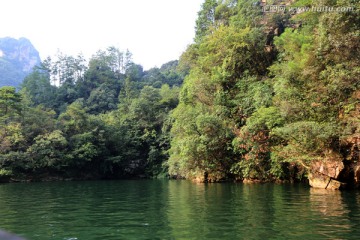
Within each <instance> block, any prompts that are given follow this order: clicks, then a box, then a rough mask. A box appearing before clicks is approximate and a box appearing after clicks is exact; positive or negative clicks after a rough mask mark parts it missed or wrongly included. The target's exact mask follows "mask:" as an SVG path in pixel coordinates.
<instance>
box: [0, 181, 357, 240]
mask: <svg viewBox="0 0 360 240" xmlns="http://www.w3.org/2000/svg"><path fill="white" fill-rule="evenodd" d="M0 229H3V230H7V231H10V232H15V233H17V234H18V235H20V236H24V237H26V238H27V239H29V240H37V239H39V240H50V239H59V240H60V239H61V240H66V239H67V240H70V239H71V240H75V239H78V240H91V239H99V240H100V239H104V240H105V239H231V240H233V239H302V240H303V239H360V193H359V192H357V191H350V192H340V191H326V190H324V191H322V190H316V189H311V188H309V187H307V186H304V185H290V184H289V185H276V184H235V183H222V184H194V183H191V182H188V181H165V180H164V181H161V180H138V181H135V180H134V181H102V182H100V181H99V182H98V181H94V182H55V183H54V182H52V183H24V184H23V183H21V184H20V183H18V184H3V185H0Z"/></svg>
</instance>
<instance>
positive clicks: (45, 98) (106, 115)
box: [0, 0, 360, 182]
mask: <svg viewBox="0 0 360 240" xmlns="http://www.w3.org/2000/svg"><path fill="white" fill-rule="evenodd" d="M265 2H266V1H254V0H250V1H246V0H238V1H235V0H224V1H216V0H206V1H205V2H204V4H203V5H202V9H201V11H200V12H199V17H198V20H197V22H196V36H195V39H194V43H193V44H192V45H190V46H188V48H187V50H186V51H185V52H184V53H183V55H182V56H181V58H180V61H179V63H178V62H177V61H174V62H169V63H167V64H165V65H163V66H162V67H161V68H160V69H158V68H154V69H150V70H148V71H143V69H142V67H141V66H139V65H137V64H135V63H133V62H132V61H131V54H130V53H128V52H121V51H120V50H119V49H116V48H113V47H111V48H109V49H107V50H106V51H99V52H98V53H97V54H95V55H94V56H93V58H92V59H91V60H90V62H89V63H88V64H86V63H85V60H84V59H83V58H82V57H81V56H78V57H72V56H64V55H59V56H58V59H56V60H55V61H54V60H53V61H52V60H51V59H48V60H46V61H44V62H43V64H42V66H41V67H40V68H37V69H36V70H35V71H34V72H33V73H32V74H31V75H30V76H28V77H27V78H26V80H25V82H24V84H23V88H22V90H21V91H20V92H19V93H17V92H16V91H15V90H14V89H12V88H8V87H5V88H2V89H0V105H1V108H0V109H1V136H0V143H1V145H0V153H1V155H0V169H1V170H2V172H4V173H6V174H7V175H11V174H13V175H24V176H37V177H38V176H40V177H41V176H62V177H78V178H87V177H88V178H115V177H116V178H118V177H132V176H145V177H151V176H158V175H159V174H163V175H166V174H169V175H170V176H172V177H185V178H188V179H193V180H195V179H197V180H199V181H221V180H226V179H238V180H244V179H250V180H260V181H267V180H294V179H302V178H306V177H308V176H315V175H316V174H328V173H329V172H331V171H330V170H329V169H327V168H330V167H329V166H326V162H328V163H331V164H332V165H331V167H334V168H336V170H334V172H335V173H334V175H331V176H330V175H329V174H328V175H329V176H328V177H329V178H334V179H337V180H340V181H347V182H354V181H357V174H358V171H359V169H360V166H359V167H358V166H357V164H358V161H359V160H360V159H359V149H360V89H359V88H360V86H359V85H360V81H359V76H360V64H359V63H360V59H359V56H360V49H359V42H360V39H359V38H360V35H359V34H360V29H359V28H360V26H359V24H358V23H359V22H360V15H359V11H358V9H359V3H358V2H357V1H351V0H341V1H340V0H338V1H334V0H326V1H322V2H321V4H320V3H318V2H317V1H310V0H300V1H285V4H290V3H291V4H292V5H286V7H285V11H277V12H276V13H274V12H271V11H264V10H266V9H268V8H267V6H268V5H269V4H274V6H276V4H280V2H278V1H273V2H272V3H270V1H268V2H267V3H265ZM266 4H268V5H266ZM281 4H283V3H282V2H281ZM291 6H292V7H308V9H312V10H308V11H296V8H293V10H292V11H291ZM323 6H329V7H333V8H332V9H342V7H352V8H348V10H347V11H340V10H339V11H335V10H334V11H315V10H314V9H316V8H312V7H318V8H319V9H322V8H321V7H323ZM338 7H339V8H338ZM297 9H300V8H297ZM344 9H345V8H344ZM184 78H185V80H184ZM183 80H184V82H183ZM324 164H325V165H324ZM324 169H327V170H324ZM328 170H329V171H328ZM10 173H11V174H10ZM359 173H360V172H359ZM359 176H360V174H359ZM358 180H360V179H358Z"/></svg>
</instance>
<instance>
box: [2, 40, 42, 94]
mask: <svg viewBox="0 0 360 240" xmlns="http://www.w3.org/2000/svg"><path fill="white" fill-rule="evenodd" d="M40 62H41V59H40V56H39V52H38V51H37V50H36V49H35V48H34V46H33V45H32V44H31V42H30V41H29V40H28V39H26V38H20V39H15V38H11V37H5V38H0V87H2V86H14V87H19V86H20V84H21V83H22V81H23V80H24V78H25V77H26V75H28V74H29V73H30V72H31V71H32V69H33V67H34V66H36V65H38V64H39V63H40Z"/></svg>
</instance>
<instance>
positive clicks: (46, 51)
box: [0, 0, 203, 69]
mask: <svg viewBox="0 0 360 240" xmlns="http://www.w3.org/2000/svg"><path fill="white" fill-rule="evenodd" d="M202 2H203V0H101V1H99V0H2V1H1V13H0V22H1V26H0V38H1V37H14V38H20V37H25V38H27V39H29V40H30V41H31V42H32V44H33V45H34V47H35V48H36V49H37V50H38V51H39V53H40V57H41V59H45V58H46V57H47V56H54V55H55V54H56V53H57V52H58V51H60V52H62V53H64V54H67V55H72V56H76V55H78V54H79V53H82V54H83V55H84V56H85V57H86V58H90V57H91V56H92V55H93V54H95V53H96V52H97V51H98V50H100V49H102V50H105V49H106V48H107V47H109V46H115V47H117V48H119V49H120V50H123V51H125V50H126V49H129V51H130V52H131V53H132V54H133V61H134V62H135V63H137V64H141V65H142V66H143V67H144V69H149V68H152V67H160V66H161V65H162V64H164V63H166V62H168V61H171V60H175V59H178V58H179V56H180V55H181V53H182V52H183V51H185V49H186V47H187V45H189V44H191V43H192V42H193V38H194V35H195V21H196V18H197V13H198V11H199V10H200V7H201V4H202Z"/></svg>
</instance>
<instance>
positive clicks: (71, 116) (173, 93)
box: [0, 47, 185, 180]
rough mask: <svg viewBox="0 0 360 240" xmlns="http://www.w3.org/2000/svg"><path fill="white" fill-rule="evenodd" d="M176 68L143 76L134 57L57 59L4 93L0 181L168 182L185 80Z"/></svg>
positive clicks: (104, 54)
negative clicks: (175, 112)
mask: <svg viewBox="0 0 360 240" xmlns="http://www.w3.org/2000/svg"><path fill="white" fill-rule="evenodd" d="M177 65H178V63H177V61H172V62H169V63H166V64H164V65H163V66H162V67H161V68H153V69H150V70H148V71H143V69H142V67H141V66H140V65H137V64H135V63H133V62H132V60H131V54H130V53H129V52H122V51H120V50H119V49H116V48H114V47H109V48H108V49H107V50H105V51H98V52H97V53H96V54H95V55H94V56H93V57H92V59H91V60H90V61H89V63H88V64H86V62H85V60H84V58H83V57H82V56H77V57H73V56H67V55H64V54H59V56H57V58H56V59H54V60H52V59H50V58H49V59H47V60H46V61H44V62H43V64H42V65H41V67H39V68H37V69H35V70H34V72H33V73H32V74H31V75H29V76H28V77H27V78H26V79H25V81H24V83H23V85H22V89H21V91H20V92H16V91H15V88H13V87H3V88H1V89H0V105H1V108H0V111H1V122H0V124H1V136H0V140H1V145H0V152H1V155H0V166H1V167H0V176H1V175H2V176H3V178H4V179H9V177H13V178H14V179H29V180H40V179H63V178H68V179H103V178H125V177H126V178H128V177H153V176H158V175H161V174H163V175H165V174H166V169H165V167H164V166H163V162H164V161H165V160H166V159H167V157H168V154H167V150H168V148H169V140H168V139H169V130H170V126H171V125H170V120H169V112H170V111H171V110H172V109H173V108H175V107H176V105H177V103H178V93H179V86H180V85H181V83H182V81H183V78H184V75H185V72H180V71H177V70H176V67H177Z"/></svg>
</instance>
